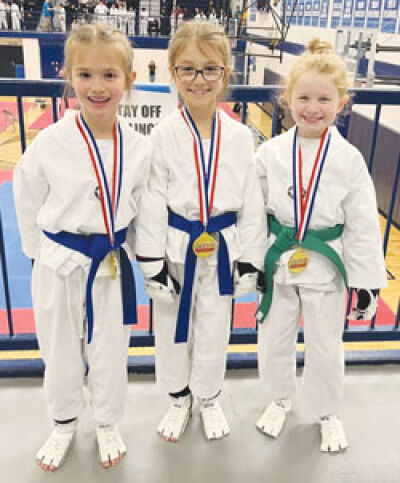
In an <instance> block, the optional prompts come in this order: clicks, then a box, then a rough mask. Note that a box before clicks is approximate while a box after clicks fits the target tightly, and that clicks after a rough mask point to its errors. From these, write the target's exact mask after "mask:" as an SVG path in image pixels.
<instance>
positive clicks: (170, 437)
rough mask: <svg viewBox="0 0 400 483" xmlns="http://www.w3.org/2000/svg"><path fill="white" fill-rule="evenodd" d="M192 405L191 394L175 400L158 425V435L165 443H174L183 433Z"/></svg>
mask: <svg viewBox="0 0 400 483" xmlns="http://www.w3.org/2000/svg"><path fill="white" fill-rule="evenodd" d="M192 404H193V396H192V395H191V394H189V395H188V396H184V397H179V398H176V399H175V400H174V402H173V403H172V404H171V406H170V408H169V409H168V411H167V412H166V414H165V416H164V417H163V419H162V420H161V422H160V424H159V425H158V428H157V432H158V434H160V435H161V436H162V437H163V438H164V439H165V440H166V441H169V442H170V443H176V442H177V441H178V440H179V438H180V437H181V436H182V434H183V433H184V431H185V429H186V426H187V423H188V422H189V419H190V416H191V415H192Z"/></svg>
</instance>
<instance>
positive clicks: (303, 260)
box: [288, 248, 308, 273]
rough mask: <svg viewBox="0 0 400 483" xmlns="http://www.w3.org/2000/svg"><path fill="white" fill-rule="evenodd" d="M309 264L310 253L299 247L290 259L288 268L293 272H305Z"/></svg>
mask: <svg viewBox="0 0 400 483" xmlns="http://www.w3.org/2000/svg"><path fill="white" fill-rule="evenodd" d="M307 265H308V255H307V253H306V252H305V251H304V250H303V249H302V248H298V249H297V250H296V251H295V252H294V253H293V255H292V256H291V257H290V258H289V261H288V268H289V270H290V271H291V272H292V273H301V272H303V271H304V270H305V269H306V268H307Z"/></svg>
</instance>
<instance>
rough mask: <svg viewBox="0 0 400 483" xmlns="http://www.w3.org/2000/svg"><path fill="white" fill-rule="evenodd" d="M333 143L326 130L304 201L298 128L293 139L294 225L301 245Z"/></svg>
mask: <svg viewBox="0 0 400 483" xmlns="http://www.w3.org/2000/svg"><path fill="white" fill-rule="evenodd" d="M330 141H331V133H330V132H329V129H328V128H326V129H325V131H324V132H323V134H322V137H321V142H320V144H319V148H318V151H317V155H316V157H315V161H314V166H313V169H312V172H311V177H310V181H309V183H308V187H307V191H306V194H305V199H303V192H304V190H303V173H302V171H303V167H302V164H303V160H302V154H301V147H300V143H299V142H298V139H297V127H296V130H295V132H294V138H293V152H292V156H293V165H292V172H293V189H294V196H293V198H294V224H295V230H296V238H297V240H298V242H299V243H301V242H302V241H303V240H304V237H305V236H306V233H307V230H308V226H309V224H310V220H311V215H312V212H313V209H314V203H315V197H316V194H317V190H318V185H319V182H320V179H321V173H322V169H323V167H324V163H325V159H326V155H327V153H328V149H329V144H330Z"/></svg>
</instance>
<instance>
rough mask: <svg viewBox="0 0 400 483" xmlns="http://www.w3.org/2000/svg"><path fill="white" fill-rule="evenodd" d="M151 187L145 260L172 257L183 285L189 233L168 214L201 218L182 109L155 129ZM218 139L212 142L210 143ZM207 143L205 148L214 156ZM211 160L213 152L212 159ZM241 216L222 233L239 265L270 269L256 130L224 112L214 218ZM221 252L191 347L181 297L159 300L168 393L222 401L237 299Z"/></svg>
mask: <svg viewBox="0 0 400 483" xmlns="http://www.w3.org/2000/svg"><path fill="white" fill-rule="evenodd" d="M151 141H152V147H153V155H152V165H151V169H150V177H149V183H148V188H147V190H146V192H145V194H144V196H143V198H142V200H141V206H140V216H139V219H138V223H137V239H136V242H137V250H136V252H137V254H138V255H141V256H145V257H166V259H167V261H168V267H169V271H170V273H171V274H172V275H173V276H174V277H175V278H176V279H177V280H178V281H179V283H180V284H181V286H182V282H183V272H184V262H185V256H186V250H187V247H188V241H189V235H188V234H186V233H184V232H182V231H180V230H178V229H175V228H173V227H171V226H168V209H170V210H172V211H173V212H175V213H177V214H179V215H181V216H183V217H184V218H186V219H188V220H199V219H200V212H199V198H198V184H197V183H198V178H197V174H196V167H195V160H194V151H193V138H192V135H191V133H190V131H189V129H188V127H187V125H186V124H185V121H184V120H183V118H182V115H181V113H180V111H179V109H177V110H175V111H174V112H173V113H172V114H171V115H170V116H169V117H168V118H167V119H165V120H164V121H163V122H161V123H160V124H159V125H158V126H157V127H155V128H154V130H153V132H152V135H151ZM209 141H210V140H208V143H209ZM206 145H207V141H206V140H203V146H204V148H205V151H206V152H207V151H208V149H209V148H207V146H206ZM205 159H206V160H207V159H208V154H206V155H205ZM232 211H233V212H236V214H237V223H236V225H232V226H229V227H228V228H225V229H223V230H222V231H221V233H222V234H223V236H224V238H225V240H226V244H227V247H228V251H229V258H230V264H231V266H232V263H233V262H234V261H235V260H242V261H246V262H251V263H252V264H253V265H255V266H257V267H261V266H262V259H263V256H264V253H265V250H266V225H265V220H264V212H263V206H262V195H261V190H260V186H259V181H258V179H257V176H256V168H255V159H254V148H253V140H252V136H251V133H250V131H249V129H248V128H247V127H245V126H243V125H242V124H240V123H239V122H237V121H235V120H233V119H231V118H230V117H229V116H227V115H226V114H225V113H224V112H221V148H220V155H219V162H218V174H217V178H216V189H215V195H214V204H213V209H212V214H211V216H212V217H215V216H218V215H221V214H224V213H227V212H232ZM216 252H217V250H216V251H215V253H214V254H213V255H211V256H210V257H209V258H205V259H204V258H203V259H201V258H198V259H197V266H196V272H195V278H194V285H193V291H192V305H191V315H190V322H189V336H188V342H187V343H178V344H175V343H174V336H175V330H176V320H177V312H178V305H179V298H178V297H177V299H176V302H175V303H173V304H171V305H169V304H164V303H160V302H157V301H154V317H155V336H156V371H157V380H158V381H159V382H160V384H161V385H162V387H163V388H164V389H165V390H166V391H167V392H178V391H180V390H182V389H183V388H185V387H186V386H187V385H189V386H190V388H191V390H192V391H193V392H194V393H195V394H196V395H197V396H199V397H205V398H208V397H211V396H214V395H215V394H216V393H217V392H218V391H219V390H220V389H221V386H222V383H223V378H224V373H225V363H226V350H227V345H228V338H229V331H230V311H231V301H232V297H231V296H220V295H219V288H218V280H217V257H216Z"/></svg>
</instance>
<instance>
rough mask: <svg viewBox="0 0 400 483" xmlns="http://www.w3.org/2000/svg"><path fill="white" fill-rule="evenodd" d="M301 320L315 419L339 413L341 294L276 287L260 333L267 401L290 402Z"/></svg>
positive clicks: (306, 389) (306, 382)
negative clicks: (300, 320) (301, 319)
mask: <svg viewBox="0 0 400 483" xmlns="http://www.w3.org/2000/svg"><path fill="white" fill-rule="evenodd" d="M301 314H303V316H304V342H305V360H304V372H303V376H304V385H303V390H304V395H305V396H306V397H307V402H308V404H309V407H310V408H311V410H312V411H313V412H315V413H316V414H317V415H318V416H325V415H329V414H337V413H338V411H339V408H340V403H341V399H342V393H343V379H344V349H343V342H342V335H343V324H344V316H345V290H344V288H343V289H342V290H339V291H322V290H312V289H309V288H306V287H304V286H301V287H300V286H296V285H282V284H279V283H274V295H273V299H272V304H271V308H270V311H269V313H268V315H267V317H266V319H265V320H264V322H263V323H262V324H261V325H260V326H259V330H258V347H259V349H258V365H259V373H260V379H261V382H262V385H263V387H264V388H265V390H266V392H267V394H268V397H269V398H271V399H279V398H287V397H289V398H290V397H293V395H294V393H295V390H296V341H297V332H298V325H299V319H300V315H301Z"/></svg>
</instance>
